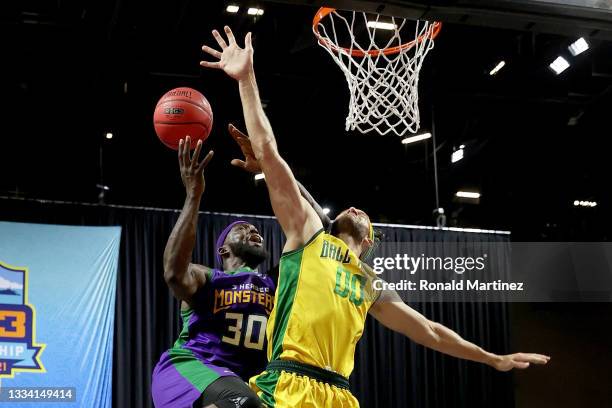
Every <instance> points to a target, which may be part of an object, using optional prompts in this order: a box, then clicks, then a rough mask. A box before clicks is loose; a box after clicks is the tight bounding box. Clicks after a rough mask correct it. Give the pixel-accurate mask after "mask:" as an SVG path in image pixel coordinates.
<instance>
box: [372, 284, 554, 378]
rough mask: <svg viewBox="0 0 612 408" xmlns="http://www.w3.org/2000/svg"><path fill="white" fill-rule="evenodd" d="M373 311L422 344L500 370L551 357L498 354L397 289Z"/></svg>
mask: <svg viewBox="0 0 612 408" xmlns="http://www.w3.org/2000/svg"><path fill="white" fill-rule="evenodd" d="M370 314H371V315H372V316H374V318H375V319H376V320H378V321H379V322H380V323H382V324H383V325H384V326H385V327H387V328H389V329H391V330H393V331H396V332H398V333H401V334H403V335H405V336H406V337H408V338H410V339H411V340H413V341H414V342H416V343H419V344H422V345H423V346H425V347H429V348H431V349H434V350H436V351H439V352H441V353H444V354H448V355H451V356H453V357H457V358H462V359H465V360H472V361H476V362H479V363H484V364H488V365H490V366H491V367H493V368H495V369H496V370H499V371H510V370H512V369H513V368H519V369H525V368H527V367H529V366H530V364H546V363H548V361H549V360H550V357H548V356H545V355H543V354H534V353H515V354H507V355H497V354H493V353H489V352H487V351H485V350H483V349H482V348H480V347H478V346H477V345H475V344H473V343H470V342H469V341H467V340H464V339H463V338H461V336H459V335H458V334H457V333H455V332H454V331H452V330H451V329H449V328H448V327H445V326H443V325H441V324H439V323H436V322H432V321H431V320H428V319H427V318H426V317H425V316H423V315H422V314H420V313H419V312H417V311H416V310H414V309H412V308H411V307H410V306H408V305H407V304H405V303H404V302H403V301H402V300H401V298H400V297H399V295H398V294H397V292H395V291H385V292H384V293H383V294H381V297H380V298H379V299H378V300H377V301H376V303H374V305H373V306H372V307H371V308H370Z"/></svg>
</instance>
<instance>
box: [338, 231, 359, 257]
mask: <svg viewBox="0 0 612 408" xmlns="http://www.w3.org/2000/svg"><path fill="white" fill-rule="evenodd" d="M338 238H340V239H341V240H342V241H343V242H344V243H345V244H346V245H348V247H349V248H350V249H351V251H353V252H354V253H355V254H356V255H357V256H358V257H359V256H361V245H360V243H359V242H357V241H356V240H355V238H353V236H352V235H350V234H347V233H344V232H341V233H339V234H338Z"/></svg>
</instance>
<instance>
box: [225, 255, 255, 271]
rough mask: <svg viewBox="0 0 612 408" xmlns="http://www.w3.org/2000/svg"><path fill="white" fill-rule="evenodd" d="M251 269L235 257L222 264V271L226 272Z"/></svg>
mask: <svg viewBox="0 0 612 408" xmlns="http://www.w3.org/2000/svg"><path fill="white" fill-rule="evenodd" d="M247 268H248V269H251V268H250V267H249V266H248V265H247V264H246V262H244V261H243V260H242V259H240V258H237V257H231V258H229V259H227V260H226V261H225V262H224V263H223V270H224V271H226V272H234V271H237V270H239V269H247Z"/></svg>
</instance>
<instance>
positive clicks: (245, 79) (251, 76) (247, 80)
mask: <svg viewBox="0 0 612 408" xmlns="http://www.w3.org/2000/svg"><path fill="white" fill-rule="evenodd" d="M253 81H255V71H254V70H253V67H251V68H249V69H248V70H247V72H245V73H244V74H243V75H242V76H241V77H240V78H238V84H239V85H250V84H251V83H252V82H253Z"/></svg>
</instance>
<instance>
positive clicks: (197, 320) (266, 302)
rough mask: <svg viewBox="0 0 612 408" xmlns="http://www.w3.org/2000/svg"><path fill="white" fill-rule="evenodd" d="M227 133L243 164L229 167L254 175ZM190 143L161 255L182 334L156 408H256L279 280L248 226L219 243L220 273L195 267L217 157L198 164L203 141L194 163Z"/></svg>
mask: <svg viewBox="0 0 612 408" xmlns="http://www.w3.org/2000/svg"><path fill="white" fill-rule="evenodd" d="M229 130H230V134H231V135H232V136H233V137H234V139H235V140H236V141H237V142H238V143H239V145H240V147H241V149H242V150H243V153H245V160H246V161H242V160H233V161H232V164H233V165H235V166H237V167H240V168H243V169H244V170H246V171H253V165H254V163H253V162H252V160H253V157H252V155H250V154H247V153H248V152H246V151H245V145H244V144H243V143H240V138H239V137H240V136H242V137H246V136H244V135H243V134H242V133H241V132H240V131H238V130H237V129H236V128H235V127H233V126H231V125H230V128H229ZM190 143H191V140H190V138H189V137H187V138H186V140H185V141H183V140H181V141H180V143H179V149H178V154H179V165H180V170H181V178H182V181H183V184H184V186H185V189H186V199H185V204H184V206H183V210H182V212H181V215H180V217H179V219H178V221H177V223H176V225H175V227H174V229H173V231H172V234H171V235H170V238H169V240H168V243H167V245H166V250H165V252H164V278H165V280H166V282H167V283H168V286H169V287H170V289H171V291H172V293H173V294H174V296H175V297H176V298H177V299H180V300H181V317H182V319H183V330H182V331H181V333H180V335H179V338H178V339H177V341H176V342H175V343H174V345H173V347H172V348H171V349H170V350H168V351H166V352H165V353H163V354H162V356H161V358H160V361H159V362H158V364H157V365H156V367H155V369H154V371H153V382H152V395H153V401H154V403H155V406H156V407H157V408H183V407H184V408H190V407H196V408H200V407H209V408H213V407H217V408H226V407H231V408H251V407H257V408H258V407H261V406H262V405H261V402H260V401H259V399H258V398H257V396H256V395H255V394H254V393H253V391H251V389H250V388H249V387H248V386H247V384H246V383H245V381H248V379H249V378H250V377H251V376H253V375H255V374H258V373H260V372H261V371H262V370H263V369H264V368H265V365H266V363H267V361H266V355H265V351H264V350H265V331H266V323H267V319H268V316H269V315H270V312H271V310H272V305H273V302H274V297H273V296H274V291H275V283H274V281H273V279H272V278H271V277H270V276H268V275H265V274H260V273H259V272H257V270H256V268H257V267H258V266H259V264H260V263H261V262H263V261H264V260H265V259H266V258H267V253H266V251H265V249H264V247H263V238H262V237H261V235H260V234H259V232H258V231H257V229H256V228H255V226H253V225H251V224H249V223H247V222H245V221H236V222H233V223H231V224H230V225H228V226H227V227H226V228H225V229H224V230H223V232H222V233H221V235H220V236H219V238H218V239H217V243H216V248H215V249H216V259H217V263H218V264H219V265H220V266H222V270H218V269H213V268H209V267H206V266H203V265H197V264H192V263H190V259H191V255H192V252H193V248H194V246H195V235H196V225H197V216H198V210H199V206H200V200H201V197H202V194H203V192H204V187H205V182H204V174H203V171H204V168H205V167H206V165H207V164H208V162H209V161H210V160H211V158H212V155H213V152H209V153H208V155H207V156H206V157H205V158H204V160H202V161H201V162H199V163H198V157H199V154H200V150H201V147H202V144H201V143H200V142H198V145H197V147H196V149H195V152H194V154H193V156H192V157H191V158H190V157H189V151H190ZM300 188H301V189H302V191H303V193H304V195H305V196H307V197H306V198H307V199H308V200H309V201H311V202H313V204H314V200H313V199H312V197H310V195H309V194H308V192H307V191H306V190H305V189H304V188H303V187H302V186H300ZM315 205H316V204H315ZM316 207H317V208H315V210H316V211H317V213H320V214H322V210H321V209H320V207H318V205H316Z"/></svg>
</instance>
